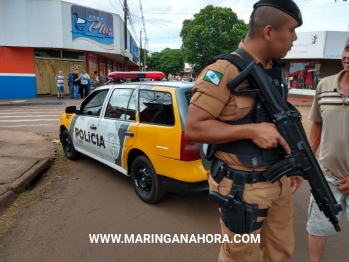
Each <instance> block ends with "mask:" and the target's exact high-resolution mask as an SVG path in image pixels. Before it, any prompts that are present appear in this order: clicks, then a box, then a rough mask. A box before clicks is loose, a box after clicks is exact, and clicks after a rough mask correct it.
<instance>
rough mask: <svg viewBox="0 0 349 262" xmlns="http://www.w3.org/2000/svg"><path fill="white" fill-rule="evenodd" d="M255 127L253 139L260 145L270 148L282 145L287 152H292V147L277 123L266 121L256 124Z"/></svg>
mask: <svg viewBox="0 0 349 262" xmlns="http://www.w3.org/2000/svg"><path fill="white" fill-rule="evenodd" d="M255 127H256V131H255V132H254V137H253V138H251V139H252V141H253V143H255V144H256V145H257V146H258V147H260V148H263V149H270V148H275V147H277V146H278V145H281V146H282V147H283V148H284V149H285V152H286V154H291V149H290V147H289V146H288V144H287V143H286V141H285V139H284V138H283V137H282V136H281V135H280V133H279V131H278V130H277V127H276V125H275V124H273V123H266V122H264V123H260V124H256V126H255Z"/></svg>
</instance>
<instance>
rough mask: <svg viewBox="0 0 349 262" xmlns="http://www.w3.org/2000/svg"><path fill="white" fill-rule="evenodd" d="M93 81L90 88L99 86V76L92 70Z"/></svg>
mask: <svg viewBox="0 0 349 262" xmlns="http://www.w3.org/2000/svg"><path fill="white" fill-rule="evenodd" d="M93 78H94V80H93V82H92V90H94V89H96V88H97V86H99V76H98V74H97V71H94V72H93Z"/></svg>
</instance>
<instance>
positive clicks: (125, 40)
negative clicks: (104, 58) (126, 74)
mask: <svg viewBox="0 0 349 262" xmlns="http://www.w3.org/2000/svg"><path fill="white" fill-rule="evenodd" d="M127 16H128V7H127V0H124V45H125V50H126V49H127ZM127 63H128V57H127V56H126V54H125V51H124V71H128V65H127Z"/></svg>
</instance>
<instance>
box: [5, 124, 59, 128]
mask: <svg viewBox="0 0 349 262" xmlns="http://www.w3.org/2000/svg"><path fill="white" fill-rule="evenodd" d="M27 126H55V125H54V124H37V125H13V126H0V127H27Z"/></svg>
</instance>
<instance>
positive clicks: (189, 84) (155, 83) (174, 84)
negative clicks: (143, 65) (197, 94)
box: [98, 81, 194, 90]
mask: <svg viewBox="0 0 349 262" xmlns="http://www.w3.org/2000/svg"><path fill="white" fill-rule="evenodd" d="M116 85H118V86H120V87H124V86H128V85H142V86H163V87H171V88H188V87H194V82H181V81H173V82H171V81H169V82H167V81H150V82H130V83H122V84H114V85H107V86H100V87H98V89H99V90H101V89H104V88H110V87H113V86H116Z"/></svg>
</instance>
